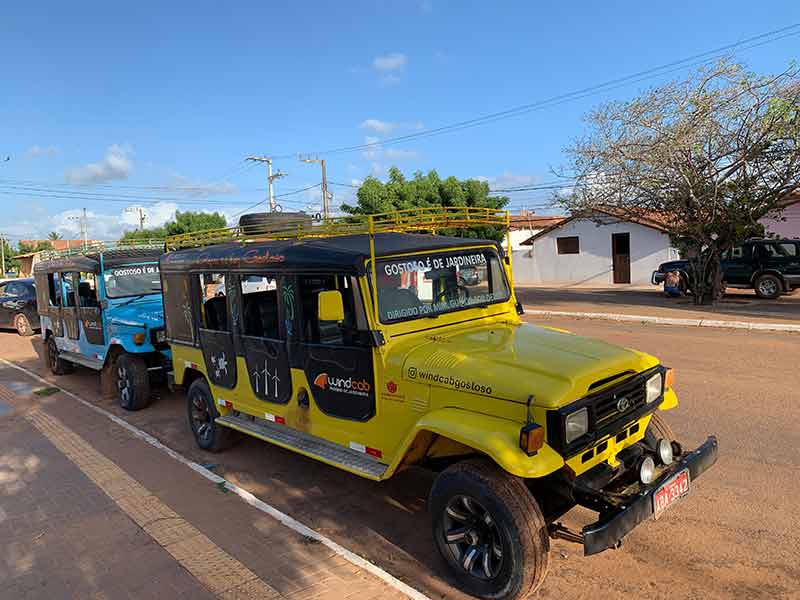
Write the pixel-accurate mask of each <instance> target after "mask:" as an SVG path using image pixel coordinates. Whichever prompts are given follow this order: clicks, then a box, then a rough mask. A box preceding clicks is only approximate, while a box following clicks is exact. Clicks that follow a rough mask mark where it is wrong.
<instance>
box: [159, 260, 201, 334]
mask: <svg viewBox="0 0 800 600" xmlns="http://www.w3.org/2000/svg"><path fill="white" fill-rule="evenodd" d="M161 278H162V280H163V286H162V287H163V293H164V321H165V323H166V329H167V337H168V338H170V339H174V340H179V341H181V342H188V343H190V344H191V343H193V342H194V324H193V319H192V303H191V300H190V298H191V292H190V291H189V290H190V281H191V280H190V275H189V274H188V273H185V274H177V273H176V274H173V273H168V274H165V273H163V272H162V273H161Z"/></svg>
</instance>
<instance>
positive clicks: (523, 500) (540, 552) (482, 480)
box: [428, 459, 550, 600]
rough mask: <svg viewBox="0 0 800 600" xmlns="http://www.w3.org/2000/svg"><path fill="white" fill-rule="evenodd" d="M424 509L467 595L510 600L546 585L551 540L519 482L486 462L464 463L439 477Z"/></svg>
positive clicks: (540, 515)
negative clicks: (427, 508) (426, 510)
mask: <svg viewBox="0 0 800 600" xmlns="http://www.w3.org/2000/svg"><path fill="white" fill-rule="evenodd" d="M428 506H429V508H430V512H431V517H432V520H433V535H434V539H435V540H436V545H437V547H438V549H439V552H440V553H441V555H442V557H443V558H444V559H445V561H446V562H447V564H448V566H449V567H450V569H451V570H452V572H453V575H454V576H455V578H456V580H457V581H458V583H459V585H460V587H461V588H462V589H463V590H464V591H466V592H467V593H469V594H472V595H474V596H479V597H481V598H490V599H492V600H513V599H516V598H524V597H526V596H527V595H528V594H531V593H533V592H534V591H535V590H536V589H537V588H538V587H539V586H540V585H541V584H542V582H543V581H544V578H545V575H546V574H547V567H548V565H549V560H550V554H549V552H550V539H549V537H548V533H547V526H546V524H545V520H544V517H543V516H542V512H541V510H540V509H539V506H538V504H537V503H536V500H534V498H533V496H532V495H531V493H530V491H529V490H528V488H527V487H525V484H524V483H523V481H522V479H520V478H518V477H514V476H512V475H509V474H508V473H506V472H504V471H503V470H501V469H500V468H499V467H498V466H497V465H495V464H494V463H492V462H490V461H488V460H485V459H475V460H466V461H463V462H460V463H456V464H455V465H453V466H451V467H449V468H448V469H446V470H445V471H443V472H442V473H441V474H440V475H439V477H438V478H437V479H436V481H435V482H434V484H433V488H432V489H431V493H430V498H429V502H428Z"/></svg>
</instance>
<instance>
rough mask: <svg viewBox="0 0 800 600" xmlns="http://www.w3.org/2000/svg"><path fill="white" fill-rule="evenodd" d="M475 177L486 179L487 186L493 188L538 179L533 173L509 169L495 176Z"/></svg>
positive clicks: (518, 185) (511, 186) (522, 184)
mask: <svg viewBox="0 0 800 600" xmlns="http://www.w3.org/2000/svg"><path fill="white" fill-rule="evenodd" d="M476 179H480V180H482V181H488V182H489V187H490V188H491V189H493V190H502V189H506V188H513V187H521V186H525V185H533V184H534V183H536V182H537V181H538V180H539V178H538V177H536V176H535V175H519V174H517V173H513V172H511V171H505V172H503V173H502V174H501V175H497V176H495V177H476Z"/></svg>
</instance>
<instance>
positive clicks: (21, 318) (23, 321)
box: [14, 313, 33, 337]
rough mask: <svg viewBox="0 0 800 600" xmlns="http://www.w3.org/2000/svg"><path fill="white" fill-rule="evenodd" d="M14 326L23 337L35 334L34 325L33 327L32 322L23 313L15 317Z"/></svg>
mask: <svg viewBox="0 0 800 600" xmlns="http://www.w3.org/2000/svg"><path fill="white" fill-rule="evenodd" d="M14 328H15V329H16V330H17V333H18V334H19V335H21V336H22V337H30V336H32V335H33V327H31V322H30V321H29V320H28V317H26V316H25V315H24V314H22V313H20V314H18V315H17V316H16V317H14Z"/></svg>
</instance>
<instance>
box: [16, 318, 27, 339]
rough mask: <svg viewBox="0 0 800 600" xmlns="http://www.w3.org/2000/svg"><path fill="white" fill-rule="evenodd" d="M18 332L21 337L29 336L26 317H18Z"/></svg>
mask: <svg viewBox="0 0 800 600" xmlns="http://www.w3.org/2000/svg"><path fill="white" fill-rule="evenodd" d="M17 332H18V333H19V334H20V335H27V333H28V319H26V318H25V315H19V316H17Z"/></svg>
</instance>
